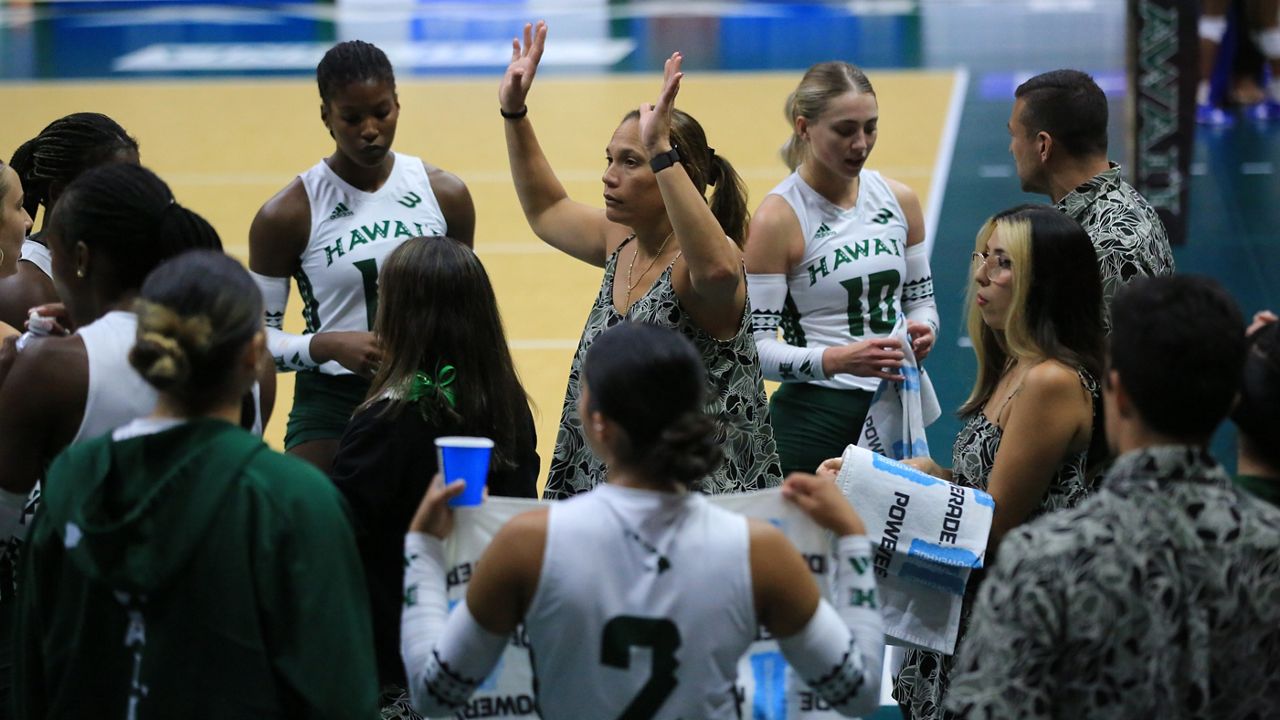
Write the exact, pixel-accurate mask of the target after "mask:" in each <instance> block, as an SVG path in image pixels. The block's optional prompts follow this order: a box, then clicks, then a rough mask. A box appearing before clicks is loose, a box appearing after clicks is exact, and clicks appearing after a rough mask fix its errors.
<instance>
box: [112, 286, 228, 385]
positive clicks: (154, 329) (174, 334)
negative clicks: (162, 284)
mask: <svg viewBox="0 0 1280 720" xmlns="http://www.w3.org/2000/svg"><path fill="white" fill-rule="evenodd" d="M134 309H135V310H136V312H137V314H138V339H137V342H136V343H135V344H134V346H133V350H131V351H130V352H129V363H130V364H131V365H133V367H134V368H135V369H136V370H137V371H138V374H140V375H142V377H143V379H145V380H146V381H147V382H149V383H151V384H152V385H154V386H155V387H156V389H158V390H164V389H166V388H170V387H174V386H176V385H180V384H182V383H184V382H185V381H186V380H187V378H188V377H190V375H191V357H190V356H191V353H193V352H194V353H196V354H199V353H202V352H204V351H206V350H208V349H209V345H210V343H211V341H212V338H213V326H212V325H211V324H210V322H209V318H207V317H204V316H203V315H199V316H196V317H187V318H184V317H182V316H180V315H178V314H177V313H176V312H174V311H173V310H170V309H169V308H167V307H165V306H164V305H160V304H158V303H153V302H148V301H146V300H139V301H138V302H137V303H135V308H134Z"/></svg>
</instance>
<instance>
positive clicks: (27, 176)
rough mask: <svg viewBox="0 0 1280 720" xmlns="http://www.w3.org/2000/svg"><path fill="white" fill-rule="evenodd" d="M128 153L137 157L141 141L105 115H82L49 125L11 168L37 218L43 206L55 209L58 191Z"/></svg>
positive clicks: (22, 150) (15, 156) (25, 203)
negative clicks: (15, 173) (82, 175)
mask: <svg viewBox="0 0 1280 720" xmlns="http://www.w3.org/2000/svg"><path fill="white" fill-rule="evenodd" d="M128 151H133V152H135V153H136V152H137V151H138V141H137V140H134V139H133V138H132V137H129V133H127V132H125V129H124V128H122V127H120V124H119V123H117V122H116V121H115V120H112V119H111V118H109V117H107V116H106V115H103V114H102V113H92V112H81V113H72V114H71V115H67V116H66V117H61V118H58V119H57V120H54V121H53V122H51V123H49V125H48V126H46V127H45V129H43V130H41V131H40V134H39V135H37V136H35V137H34V138H32V139H30V140H28V141H27V142H25V143H23V144H22V145H21V147H19V148H18V150H17V151H16V152H15V153H14V154H13V159H12V160H11V161H10V162H9V164H10V165H12V166H13V169H14V171H15V172H17V173H18V177H19V178H21V180H22V188H23V191H24V192H25V193H26V197H25V199H24V200H23V207H24V208H26V210H27V214H28V215H30V216H31V217H33V218H34V217H35V216H36V211H37V209H39V207H40V206H41V205H44V206H45V208H49V207H52V206H53V202H54V200H56V199H57V198H56V197H55V189H56V191H61V190H62V189H64V188H66V187H67V185H69V184H71V181H72V180H75V179H76V178H77V177H79V175H80V173H82V172H84V171H85V170H88V169H89V168H91V167H94V166H95V165H101V164H102V163H104V162H107V161H109V160H112V159H115V158H116V157H117V156H118V155H119V154H120V153H122V152H128Z"/></svg>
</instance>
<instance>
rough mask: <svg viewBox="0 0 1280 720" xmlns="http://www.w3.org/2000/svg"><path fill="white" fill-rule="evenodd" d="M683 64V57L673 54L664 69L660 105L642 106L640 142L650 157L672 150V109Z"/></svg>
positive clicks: (647, 104)
mask: <svg viewBox="0 0 1280 720" xmlns="http://www.w3.org/2000/svg"><path fill="white" fill-rule="evenodd" d="M683 62H684V56H683V55H681V54H680V53H678V52H674V53H671V57H669V58H667V62H666V63H665V64H664V65H663V68H662V92H660V93H658V104H657V105H651V104H649V103H642V104H641V105H640V142H641V143H643V144H644V147H645V150H647V151H648V152H649V154H650V155H656V154H658V153H664V152H666V151H668V150H670V149H671V109H672V108H673V107H675V105H676V94H677V93H679V92H680V79H681V78H683V77H684V73H682V72H680V65H681V63H683Z"/></svg>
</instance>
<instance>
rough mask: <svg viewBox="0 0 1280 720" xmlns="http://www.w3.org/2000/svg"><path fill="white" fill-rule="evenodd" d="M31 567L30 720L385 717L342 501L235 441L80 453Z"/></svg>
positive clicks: (299, 467) (262, 449)
mask: <svg viewBox="0 0 1280 720" xmlns="http://www.w3.org/2000/svg"><path fill="white" fill-rule="evenodd" d="M22 563H23V565H22V570H21V572H22V577H21V581H20V583H19V608H18V647H17V658H16V661H17V667H16V688H15V704H16V710H17V712H18V717H20V718H88V717H107V718H126V717H136V718H137V719H138V720H146V719H148V718H285V717H290V718H292V717H299V718H301V717H305V718H374V717H376V715H377V710H376V708H377V685H376V670H375V666H374V659H373V640H372V632H371V630H370V623H369V607H368V600H367V597H366V595H365V587H364V579H363V577H362V574H361V569H360V560H359V558H358V556H357V555H356V549H355V542H354V540H353V539H352V533H351V529H350V524H349V522H348V520H347V518H346V516H345V513H344V507H343V503H342V500H341V498H340V496H339V495H338V492H337V491H336V490H335V489H334V487H333V485H332V484H330V483H329V481H328V480H327V479H326V478H325V477H324V475H322V474H321V473H320V472H319V471H317V470H315V469H314V468H312V467H311V466H310V465H308V464H306V463H304V462H302V461H300V460H297V459H294V458H291V457H287V456H285V455H281V454H279V453H276V452H273V451H272V450H270V449H268V448H267V446H266V445H264V444H263V443H262V441H261V440H259V439H258V438H256V437H254V436H253V435H250V434H249V433H247V432H245V431H243V430H241V429H240V428H238V427H235V426H232V425H230V424H228V423H225V422H222V421H219V420H207V419H206V420H194V421H191V422H188V423H185V424H183V425H180V426H178V427H176V428H172V429H169V430H166V431H164V432H160V433H156V434H153V435H146V436H142V437H137V438H132V439H126V440H122V441H119V442H114V441H112V439H111V436H110V435H107V436H104V437H101V438H98V439H95V440H92V441H89V442H85V443H82V444H79V445H76V446H73V447H71V448H69V449H67V450H66V451H65V452H63V453H62V454H61V455H59V456H58V458H57V459H55V460H54V463H53V465H52V466H51V467H50V469H49V473H48V475H47V479H46V480H45V483H44V496H43V499H42V506H41V508H40V510H39V512H38V513H37V516H36V520H35V523H34V524H33V525H32V528H31V533H30V535H29V537H28V545H27V548H26V552H25V554H24V557H23V560H22ZM131 706H132V707H134V708H135V710H136V714H133V713H131V711H130V707H131Z"/></svg>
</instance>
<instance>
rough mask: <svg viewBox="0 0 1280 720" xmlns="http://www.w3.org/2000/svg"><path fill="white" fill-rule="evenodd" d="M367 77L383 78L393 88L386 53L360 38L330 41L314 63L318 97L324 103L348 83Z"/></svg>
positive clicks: (392, 77) (394, 79)
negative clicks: (327, 48)
mask: <svg viewBox="0 0 1280 720" xmlns="http://www.w3.org/2000/svg"><path fill="white" fill-rule="evenodd" d="M370 80H372V81H375V82H377V81H382V82H385V83H387V84H388V85H390V86H391V87H392V88H393V89H394V88H395V86H396V74H395V72H394V71H392V69H391V61H390V60H388V59H387V54H386V53H384V52H382V51H381V50H379V49H378V48H377V46H375V45H372V44H371V43H367V42H365V41H363V40H348V41H346V42H340V43H338V44H337V45H334V46H333V47H331V48H329V51H328V52H326V53H325V54H324V58H323V59H321V60H320V64H319V65H317V66H316V84H317V85H319V86H320V99H321V100H322V101H324V102H326V103H327V102H329V101H330V100H332V99H333V96H334V95H336V94H337V93H339V92H341V91H342V89H343V88H344V87H346V86H348V85H350V84H351V83H355V82H366V81H370Z"/></svg>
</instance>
